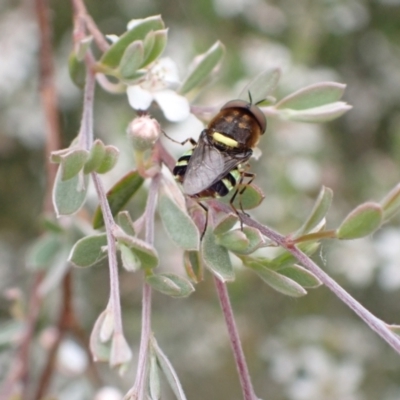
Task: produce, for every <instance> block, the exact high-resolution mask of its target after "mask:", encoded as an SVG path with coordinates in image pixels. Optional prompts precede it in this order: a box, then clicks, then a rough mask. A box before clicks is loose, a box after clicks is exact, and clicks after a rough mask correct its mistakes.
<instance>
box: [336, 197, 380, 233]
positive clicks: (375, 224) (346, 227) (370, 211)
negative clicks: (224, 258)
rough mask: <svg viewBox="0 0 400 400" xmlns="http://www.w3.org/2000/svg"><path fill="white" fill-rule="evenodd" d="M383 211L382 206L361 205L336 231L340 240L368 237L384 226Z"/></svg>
mask: <svg viewBox="0 0 400 400" xmlns="http://www.w3.org/2000/svg"><path fill="white" fill-rule="evenodd" d="M382 220H383V210H382V207H381V205H380V204H378V203H373V202H367V203H364V204H361V205H359V206H358V207H356V208H355V209H354V210H353V211H351V212H350V214H349V215H348V216H347V217H346V218H345V219H344V221H343V222H342V223H341V224H340V226H339V228H338V229H337V230H336V234H337V237H338V239H344V240H348V239H357V238H361V237H364V236H368V235H370V234H371V233H373V232H374V231H376V230H377V229H378V228H379V227H380V226H381V224H382Z"/></svg>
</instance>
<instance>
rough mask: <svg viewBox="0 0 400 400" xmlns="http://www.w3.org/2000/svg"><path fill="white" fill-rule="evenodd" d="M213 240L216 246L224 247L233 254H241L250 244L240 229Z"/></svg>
mask: <svg viewBox="0 0 400 400" xmlns="http://www.w3.org/2000/svg"><path fill="white" fill-rule="evenodd" d="M215 240H216V243H217V244H219V245H221V246H224V247H225V248H227V249H228V250H230V251H233V252H234V253H235V252H237V253H242V252H243V251H245V250H246V249H247V248H248V247H249V244H250V242H249V240H248V239H247V237H246V235H245V234H244V233H243V232H242V231H241V230H240V229H235V230H233V231H229V232H225V233H223V234H221V235H216V236H215Z"/></svg>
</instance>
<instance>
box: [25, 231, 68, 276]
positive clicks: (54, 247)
mask: <svg viewBox="0 0 400 400" xmlns="http://www.w3.org/2000/svg"><path fill="white" fill-rule="evenodd" d="M61 247H62V241H61V238H60V235H57V234H51V233H50V234H45V235H43V236H42V237H40V238H39V239H38V240H36V241H35V242H34V243H33V245H32V246H31V247H30V249H29V251H28V254H27V264H28V267H29V268H32V269H42V268H47V267H48V266H49V265H50V264H51V263H52V261H53V260H54V258H55V256H56V255H57V253H58V252H59V251H60V249H61Z"/></svg>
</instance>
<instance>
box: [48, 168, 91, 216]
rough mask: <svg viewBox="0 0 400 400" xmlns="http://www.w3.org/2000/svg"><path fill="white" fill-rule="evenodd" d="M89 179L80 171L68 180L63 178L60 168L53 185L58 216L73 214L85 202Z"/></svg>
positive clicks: (54, 202)
mask: <svg viewBox="0 0 400 400" xmlns="http://www.w3.org/2000/svg"><path fill="white" fill-rule="evenodd" d="M88 183H89V179H88V176H87V175H84V174H83V173H80V174H78V175H75V176H74V177H73V178H71V179H68V180H67V181H62V180H61V167H59V168H58V171H57V176H56V180H55V183H54V187H53V204H54V208H55V211H56V214H57V216H60V215H71V214H74V213H76V212H77V211H79V210H80V209H81V207H82V206H83V204H84V203H85V199H86V193H87V188H88Z"/></svg>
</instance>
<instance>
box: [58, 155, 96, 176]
mask: <svg viewBox="0 0 400 400" xmlns="http://www.w3.org/2000/svg"><path fill="white" fill-rule="evenodd" d="M88 158H89V152H88V151H87V150H84V149H77V148H75V149H70V151H68V153H66V154H64V155H62V156H61V164H60V167H61V180H62V181H67V180H69V179H71V178H73V177H74V176H76V175H78V174H79V172H80V171H81V170H82V168H83V166H84V165H85V162H86V160H87V159H88Z"/></svg>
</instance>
